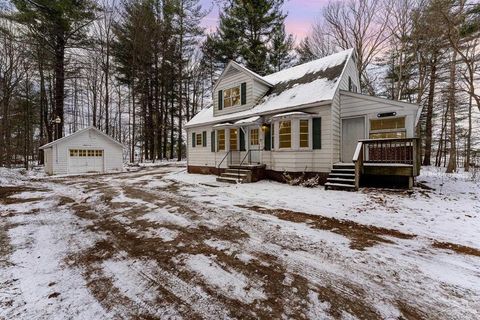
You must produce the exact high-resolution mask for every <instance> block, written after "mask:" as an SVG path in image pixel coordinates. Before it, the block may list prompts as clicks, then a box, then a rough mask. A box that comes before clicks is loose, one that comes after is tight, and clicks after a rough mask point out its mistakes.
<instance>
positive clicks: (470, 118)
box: [464, 96, 473, 171]
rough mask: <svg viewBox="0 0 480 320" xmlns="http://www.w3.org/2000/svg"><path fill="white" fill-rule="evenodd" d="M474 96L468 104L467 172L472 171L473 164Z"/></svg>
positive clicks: (465, 166)
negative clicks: (471, 165)
mask: <svg viewBox="0 0 480 320" xmlns="http://www.w3.org/2000/svg"><path fill="white" fill-rule="evenodd" d="M472 102H473V99H472V96H470V99H469V102H468V128H467V141H466V146H465V149H466V150H465V165H464V168H465V171H469V170H470V163H471V149H472Z"/></svg>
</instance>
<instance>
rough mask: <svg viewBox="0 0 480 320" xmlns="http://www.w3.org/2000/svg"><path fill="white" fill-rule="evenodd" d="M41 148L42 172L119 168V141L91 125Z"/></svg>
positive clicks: (76, 172)
mask: <svg viewBox="0 0 480 320" xmlns="http://www.w3.org/2000/svg"><path fill="white" fill-rule="evenodd" d="M40 149H43V151H44V154H43V157H44V162H45V172H46V173H48V174H51V175H56V174H78V173H104V172H115V171H122V169H123V156H122V154H123V145H122V144H121V143H120V142H118V141H116V140H114V139H112V138H111V137H110V136H108V135H106V134H105V133H103V132H101V131H100V130H98V129H97V128H95V127H88V128H85V129H82V130H79V131H77V132H75V133H73V134H71V135H69V136H66V137H63V138H61V139H58V140H55V141H52V142H50V143H48V144H46V145H44V146H41V147H40Z"/></svg>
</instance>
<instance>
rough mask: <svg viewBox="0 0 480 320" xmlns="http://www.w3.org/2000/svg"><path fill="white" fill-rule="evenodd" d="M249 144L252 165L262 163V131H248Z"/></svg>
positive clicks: (252, 128) (252, 129)
mask: <svg viewBox="0 0 480 320" xmlns="http://www.w3.org/2000/svg"><path fill="white" fill-rule="evenodd" d="M248 143H249V147H248V150H250V159H249V160H250V162H251V164H259V163H260V129H259V128H258V127H250V128H249V130H248Z"/></svg>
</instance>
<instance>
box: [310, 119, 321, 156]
mask: <svg viewBox="0 0 480 320" xmlns="http://www.w3.org/2000/svg"><path fill="white" fill-rule="evenodd" d="M312 123H313V128H312V129H313V130H312V134H313V149H322V118H313V119H312Z"/></svg>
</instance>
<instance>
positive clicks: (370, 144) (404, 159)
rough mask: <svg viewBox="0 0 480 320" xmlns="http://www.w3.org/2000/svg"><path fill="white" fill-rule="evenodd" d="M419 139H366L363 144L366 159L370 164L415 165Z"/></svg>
mask: <svg viewBox="0 0 480 320" xmlns="http://www.w3.org/2000/svg"><path fill="white" fill-rule="evenodd" d="M417 141H418V139H417V138H402V139H401V138H395V139H366V140H360V142H362V143H363V146H364V147H363V150H364V159H365V162H369V163H402V164H411V165H413V164H415V162H416V157H415V156H416V153H417V150H416V149H417Z"/></svg>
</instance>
